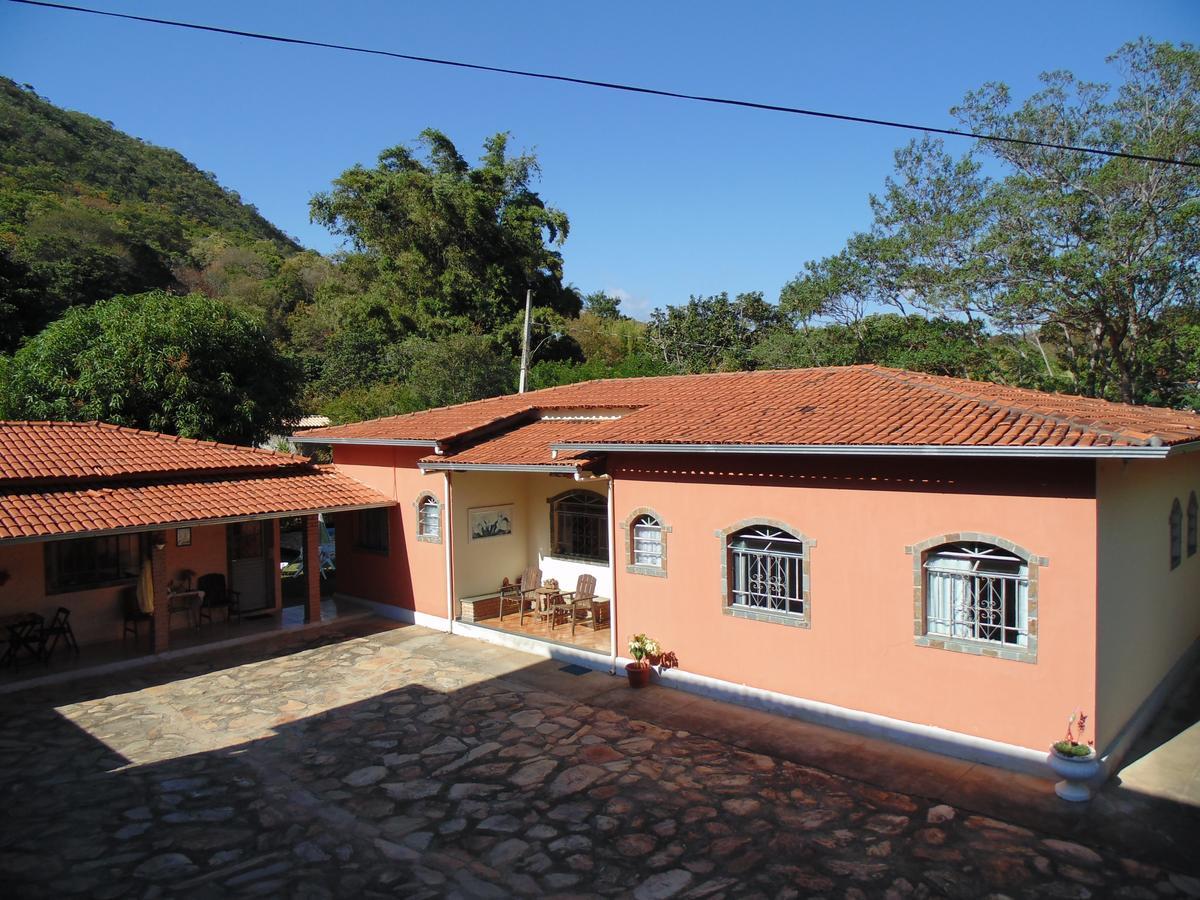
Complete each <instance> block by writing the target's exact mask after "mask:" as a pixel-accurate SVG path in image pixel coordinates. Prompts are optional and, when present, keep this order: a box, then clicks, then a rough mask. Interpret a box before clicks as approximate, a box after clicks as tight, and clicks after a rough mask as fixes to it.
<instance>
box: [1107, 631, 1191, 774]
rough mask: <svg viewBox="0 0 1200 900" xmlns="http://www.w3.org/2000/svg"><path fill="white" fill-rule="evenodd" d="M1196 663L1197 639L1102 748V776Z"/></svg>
mask: <svg viewBox="0 0 1200 900" xmlns="http://www.w3.org/2000/svg"><path fill="white" fill-rule="evenodd" d="M1197 665H1200V639H1198V640H1195V641H1193V642H1192V645H1191V646H1190V647H1188V648H1187V650H1185V651H1184V653H1183V656H1181V657H1179V660H1178V661H1177V662H1176V663H1175V665H1173V666H1171V670H1170V671H1169V672H1167V674H1166V675H1165V676H1164V677H1163V680H1162V681H1160V682H1159V683H1158V685H1157V686H1156V687H1155V688H1154V690H1152V691H1151V692H1150V695H1149V696H1148V697H1147V698H1146V699H1145V700H1143V701H1142V705H1141V706H1139V707H1138V709H1137V712H1135V713H1134V714H1133V715H1132V716H1130V717H1129V721H1127V722H1126V723H1125V724H1124V725H1123V726H1121V730H1120V731H1118V732H1117V736H1116V737H1114V738H1113V739H1112V740H1111V741H1109V743H1108V746H1107V747H1105V748H1104V750H1103V752H1102V753H1101V754H1100V764H1101V766H1102V768H1103V771H1104V774H1105V777H1106V778H1107V777H1110V776H1112V775H1115V774H1116V773H1117V771H1118V770H1119V769H1120V768H1121V763H1122V762H1124V761H1125V756H1126V755H1127V754H1128V753H1129V749H1130V748H1131V747H1132V746H1133V744H1134V742H1135V741H1136V740H1137V739H1138V738H1139V737H1141V735H1142V732H1144V731H1145V730H1146V729H1147V728H1148V727H1149V725H1150V723H1151V722H1152V721H1153V720H1154V717H1155V716H1157V715H1158V713H1159V710H1161V709H1162V708H1163V704H1165V703H1166V702H1167V699H1168V698H1169V697H1170V696H1171V694H1173V693H1175V689H1176V688H1177V687H1179V685H1180V684H1182V683H1183V680H1184V679H1185V678H1186V677H1187V676H1188V674H1189V673H1190V672H1191V671H1192V668H1193V667H1194V666H1197Z"/></svg>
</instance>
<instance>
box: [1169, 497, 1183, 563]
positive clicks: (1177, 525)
mask: <svg viewBox="0 0 1200 900" xmlns="http://www.w3.org/2000/svg"><path fill="white" fill-rule="evenodd" d="M1167 525H1168V539H1169V540H1170V542H1171V568H1172V569H1178V568H1179V564H1180V563H1181V562H1183V507H1182V506H1180V505H1179V498H1178V497H1176V498H1175V499H1174V501H1172V503H1171V515H1170V516H1169V517H1168V518H1167Z"/></svg>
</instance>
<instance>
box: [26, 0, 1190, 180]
mask: <svg viewBox="0 0 1200 900" xmlns="http://www.w3.org/2000/svg"><path fill="white" fill-rule="evenodd" d="M8 2H9V3H20V4H22V5H24V6H37V7H42V8H44V9H55V10H65V11H67V12H79V13H88V14H89V15H94V16H105V17H107V18H110V19H126V20H129V21H131V22H145V23H148V24H151V25H167V26H170V27H172V28H186V29H190V30H192V31H205V32H209V33H212V34H224V35H230V36H232V37H242V38H251V39H253V40H256V41H271V42H273V43H277V44H295V45H298V46H302V47H322V48H324V49H326V50H344V51H346V52H348V53H365V54H368V55H370V56H384V57H388V58H390V59H403V60H407V61H409V62H418V63H427V64H429V65H435V66H450V67H452V68H456V69H472V70H474V71H477V72H493V73H496V74H500V75H515V76H518V77H521V78H537V79H541V80H543V81H559V82H564V83H566V84H578V85H583V86H585V87H594V88H603V89H605V90H611V91H625V92H626V93H630V94H649V95H651V96H655V97H668V98H670V99H673V100H692V101H695V102H698V103H715V104H717V105H720V106H737V107H742V108H744V109H758V110H764V111H766V112H780V113H789V114H791V115H797V116H811V117H813V118H817V119H833V120H835V121H839V122H855V123H857V124H860V125H878V126H882V127H884V128H900V129H904V130H906V131H921V132H925V133H928V134H944V135H948V136H950V137H964V138H973V139H975V140H980V141H991V142H994V143H1001V144H1020V145H1022V146H1026V147H1041V148H1043V149H1046V150H1066V151H1070V152H1074V153H1090V154H1093V155H1096V156H1107V157H1110V158H1113V159H1132V160H1138V161H1140V162H1152V163H1163V164H1166V165H1174V166H1188V167H1190V168H1200V162H1198V161H1192V160H1186V159H1172V158H1171V157H1167V156H1149V155H1146V154H1142V153H1126V152H1124V151H1121V150H1104V149H1101V148H1099V147H1076V146H1073V145H1071V144H1056V143H1053V142H1052V141H1036V140H1032V139H1030V138H1020V137H1010V136H1006V135H995V134H979V133H977V132H973V131H958V130H957V129H953V128H935V127H933V126H931V125H914V124H912V123H911V122H895V121H891V120H888V119H874V118H870V117H867V116H851V115H847V114H845V113H832V112H823V111H821V110H815V109H803V108H801V107H795V106H780V105H778V104H774V103H757V102H754V101H751V100H732V99H729V98H727V97H706V96H704V95H702V94H685V93H682V92H679V91H667V90H661V89H659V88H649V87H641V86H638V85H632V84H621V83H619V82H612V81H596V80H593V79H590V78H574V77H571V76H569V75H553V74H550V73H548V72H531V71H527V70H524V69H509V68H505V67H503V66H487V65H483V64H482V63H471V62H463V61H461V60H454V59H438V58H437V57H433V56H418V55H416V54H411V53H396V52H394V51H391V50H376V49H372V48H369V47H354V46H351V45H349V44H332V43H328V42H326V41H311V40H306V39H304V38H293V37H283V36H281V35H276V34H263V33H261V32H256V31H241V30H239V29H236V28H219V27H217V26H215V25H201V24H199V23H196V22H180V21H177V20H174V19H157V18H154V17H151V16H135V15H131V14H129V13H118V12H110V11H108V10H103V9H90V8H88V7H86V6H72V5H69V4H66V3H47V2H44V0H8Z"/></svg>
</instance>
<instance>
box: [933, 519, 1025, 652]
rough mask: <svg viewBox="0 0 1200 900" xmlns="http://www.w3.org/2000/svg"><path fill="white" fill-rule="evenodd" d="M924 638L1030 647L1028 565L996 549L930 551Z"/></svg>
mask: <svg viewBox="0 0 1200 900" xmlns="http://www.w3.org/2000/svg"><path fill="white" fill-rule="evenodd" d="M923 568H924V570H925V576H924V607H925V634H926V635H927V636H929V637H936V638H946V639H949V640H952V641H960V640H961V641H970V642H979V643H985V644H995V645H999V646H1001V647H1013V648H1028V647H1029V636H1030V630H1029V563H1028V561H1026V560H1025V559H1022V558H1021V557H1020V556H1018V555H1017V554H1016V553H1013V552H1012V551H1010V550H1005V549H1002V548H1000V547H997V546H995V545H994V544H987V543H982V542H976V541H961V542H955V543H949V544H942V545H941V546H938V547H934V548H932V549H931V550H929V551H928V553H927V554H926V555H925V563H924V567H923Z"/></svg>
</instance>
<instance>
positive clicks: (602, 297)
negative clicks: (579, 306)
mask: <svg viewBox="0 0 1200 900" xmlns="http://www.w3.org/2000/svg"><path fill="white" fill-rule="evenodd" d="M583 310H584V312H585V313H591V314H592V315H593V316H596V317H597V318H600V319H614V320H615V319H624V318H626V316H624V315H622V314H621V298H620V297H618V296H616V295H615V294H607V293H605V292H604V291H593V292H592V293H590V294H588V295H587V296H586V297H584V298H583Z"/></svg>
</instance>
